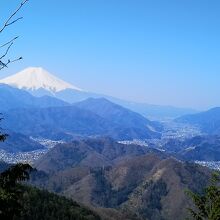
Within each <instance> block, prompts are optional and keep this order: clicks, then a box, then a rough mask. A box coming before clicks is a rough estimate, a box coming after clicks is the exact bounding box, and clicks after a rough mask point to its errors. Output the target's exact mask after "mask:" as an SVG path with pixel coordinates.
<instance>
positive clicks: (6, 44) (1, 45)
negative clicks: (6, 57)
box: [0, 36, 19, 48]
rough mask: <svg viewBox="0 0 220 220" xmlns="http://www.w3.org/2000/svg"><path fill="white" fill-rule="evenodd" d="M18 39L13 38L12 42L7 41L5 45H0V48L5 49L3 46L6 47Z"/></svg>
mask: <svg viewBox="0 0 220 220" xmlns="http://www.w3.org/2000/svg"><path fill="white" fill-rule="evenodd" d="M18 37H19V36H17V37H14V38H13V39H12V40H10V41H8V42H7V43H5V44H3V45H1V46H0V48H2V47H5V46H7V45H8V44H10V43H12V42H14V41H15V40H17V39H18Z"/></svg>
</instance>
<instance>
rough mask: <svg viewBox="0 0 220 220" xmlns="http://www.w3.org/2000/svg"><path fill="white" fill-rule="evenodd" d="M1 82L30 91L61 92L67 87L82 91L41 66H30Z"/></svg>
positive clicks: (0, 81)
mask: <svg viewBox="0 0 220 220" xmlns="http://www.w3.org/2000/svg"><path fill="white" fill-rule="evenodd" d="M0 83H4V84H8V85H10V86H12V87H16V88H18V89H25V90H29V91H35V90H39V89H44V90H46V91H48V92H50V93H56V92H60V91H63V90H65V89H73V90H76V91H82V89H80V88H78V87H76V86H73V85H71V84H70V83H67V82H65V81H63V80H61V79H59V78H57V77H55V76H54V75H52V74H50V73H49V72H48V71H46V70H44V69H43V68H41V67H29V68H27V69H24V70H23V71H21V72H19V73H16V74H15V75H12V76H9V77H6V78H4V79H2V80H0Z"/></svg>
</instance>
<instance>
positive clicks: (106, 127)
mask: <svg viewBox="0 0 220 220" xmlns="http://www.w3.org/2000/svg"><path fill="white" fill-rule="evenodd" d="M94 101H95V102H96V103H97V106H98V105H99V103H100V105H101V104H102V102H103V100H99V99H97V100H94ZM85 102H86V101H85ZM105 102H106V103H108V105H109V106H112V111H114V109H115V112H116V113H115V116H114V117H115V118H116V120H115V121H113V118H111V115H108V114H107V113H106V114H105V113H104V112H105V111H107V110H108V109H103V114H105V117H102V116H100V115H98V114H96V113H94V112H92V111H89V110H86V109H82V108H80V107H77V106H64V107H49V108H26V109H13V110H9V111H7V112H5V113H4V117H5V120H4V121H3V123H2V125H3V126H4V128H5V129H9V130H12V131H14V132H16V131H19V132H20V133H22V134H25V135H27V136H35V137H44V138H49V139H55V140H60V139H67V140H69V139H72V138H74V137H77V136H96V135H98V136H103V135H105V136H111V137H113V138H115V139H117V140H132V139H136V138H137V139H148V138H156V137H157V138H159V137H160V135H161V134H160V131H161V129H162V128H161V126H160V124H159V123H156V122H155V123H154V122H151V121H149V120H147V119H146V118H144V117H143V116H141V115H139V114H136V113H133V112H132V111H130V110H127V109H125V108H123V107H120V106H118V105H115V104H113V103H111V102H109V101H107V100H106V101H105ZM118 110H120V111H118ZM117 111H118V112H117ZM122 115H123V117H124V119H125V120H123V119H121V121H119V122H120V123H118V122H117V117H118V118H120V116H122Z"/></svg>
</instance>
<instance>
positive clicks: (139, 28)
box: [0, 0, 220, 109]
mask: <svg viewBox="0 0 220 220" xmlns="http://www.w3.org/2000/svg"><path fill="white" fill-rule="evenodd" d="M19 2H20V1H19V0H1V2H0V15H1V17H0V19H1V21H3V19H4V18H6V17H7V14H8V13H9V11H10V10H12V9H13V8H15V7H16V5H17V4H18V3H19ZM219 10H220V1H218V0H209V1H208V0H193V1H192V0H166V1H164V0H62V1H61V0H56V1H54V0H29V3H28V4H27V5H26V7H25V8H24V10H22V12H21V13H20V14H21V15H22V16H24V19H23V20H22V21H20V22H19V23H17V24H15V25H14V26H13V27H10V28H8V29H7V30H6V31H5V33H4V34H3V36H1V38H0V41H1V42H2V41H4V40H6V39H8V38H10V37H12V36H14V35H20V39H19V40H18V41H17V42H16V44H15V46H14V48H13V49H12V50H11V53H10V55H11V56H12V57H16V56H20V55H22V56H23V57H24V60H23V61H21V62H18V63H15V64H13V65H11V66H10V68H9V69H7V70H4V71H1V73H0V74H1V75H0V77H4V76H7V75H10V74H14V73H16V72H17V71H19V70H22V69H23V68H25V67H29V66H42V67H44V68H45V69H47V70H49V71H50V72H51V73H53V74H55V75H57V76H58V77H61V78H62V79H64V80H66V81H69V82H71V83H73V84H74V85H77V86H78V87H81V88H83V89H86V90H89V91H93V92H97V93H104V94H108V95H112V96H116V97H120V98H123V99H127V100H131V101H138V102H147V103H152V104H162V105H174V106H182V107H192V108H197V109H206V108H210V107H213V106H220V98H219V95H220V86H219V83H220V42H219V39H220V13H219Z"/></svg>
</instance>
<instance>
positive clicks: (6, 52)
mask: <svg viewBox="0 0 220 220" xmlns="http://www.w3.org/2000/svg"><path fill="white" fill-rule="evenodd" d="M12 45H13V42H11V43H10V45H9V46H8V48H7V50H6V51H5V53H4V54H3V55H2V56H1V57H0V60H1V59H2V58H4V57H5V56H6V55H7V54H8V51H9V50H10V48H11V46H12Z"/></svg>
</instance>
